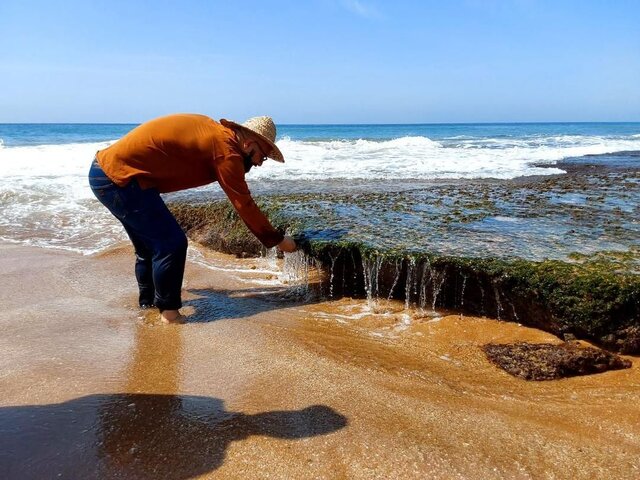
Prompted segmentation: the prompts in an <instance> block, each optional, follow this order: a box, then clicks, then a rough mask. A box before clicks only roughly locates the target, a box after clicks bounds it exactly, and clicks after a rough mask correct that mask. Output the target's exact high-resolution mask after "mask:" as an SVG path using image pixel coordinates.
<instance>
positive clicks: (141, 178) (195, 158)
mask: <svg viewBox="0 0 640 480" xmlns="http://www.w3.org/2000/svg"><path fill="white" fill-rule="evenodd" d="M96 158H97V160H98V163H99V164H100V167H101V168H102V170H104V172H105V173H106V174H107V176H108V177H109V178H110V179H111V180H112V181H113V182H114V183H115V184H116V185H119V186H121V187H124V186H125V185H127V184H128V183H129V181H130V180H131V179H132V178H135V179H136V180H137V182H138V183H139V185H140V187H141V188H156V189H158V191H159V192H160V193H167V192H175V191H177V190H184V189H186V188H193V187H199V186H201V185H206V184H208V183H212V182H216V181H217V182H218V183H219V184H220V186H221V187H222V190H224V192H225V193H226V194H227V197H229V200H230V201H231V203H232V204H233V206H234V208H235V209H236V211H237V212H238V214H239V215H240V217H241V218H242V220H243V221H244V223H245V224H246V225H247V227H248V228H249V230H251V232H252V233H253V234H254V235H255V236H256V237H257V238H258V240H260V242H262V244H263V245H265V246H266V247H273V246H274V245H277V244H278V243H280V241H282V239H283V235H282V234H281V233H280V232H278V231H277V230H276V229H275V228H274V227H273V226H272V225H271V223H270V222H269V220H268V219H267V217H266V216H265V215H264V214H263V213H262V212H261V211H260V209H259V208H258V206H257V205H256V203H255V202H254V200H253V198H252V197H251V192H250V191H249V187H248V186H247V182H246V181H245V177H244V175H245V172H244V163H243V159H242V155H241V154H240V147H239V145H238V142H237V139H236V136H235V133H234V132H233V130H231V129H230V128H227V127H225V126H223V125H221V124H220V123H218V122H216V121H215V120H213V119H211V118H209V117H207V116H204V115H195V114H175V115H167V116H165V117H160V118H156V119H154V120H151V121H149V122H146V123H143V124H142V125H140V126H138V127H136V128H134V129H133V130H131V131H130V132H129V133H127V134H126V135H125V136H124V137H122V138H121V139H120V140H118V141H117V142H116V143H114V144H113V145H111V146H109V147H107V148H105V149H104V150H100V151H99V152H98V153H97V155H96Z"/></svg>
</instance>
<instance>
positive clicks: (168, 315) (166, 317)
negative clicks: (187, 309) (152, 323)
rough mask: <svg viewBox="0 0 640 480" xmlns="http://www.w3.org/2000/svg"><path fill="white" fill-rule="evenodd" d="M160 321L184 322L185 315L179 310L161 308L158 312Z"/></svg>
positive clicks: (185, 319)
mask: <svg viewBox="0 0 640 480" xmlns="http://www.w3.org/2000/svg"><path fill="white" fill-rule="evenodd" d="M160 321H161V322H162V323H184V322H186V321H187V317H185V316H184V315H182V314H181V313H180V310H163V311H162V312H161V313H160Z"/></svg>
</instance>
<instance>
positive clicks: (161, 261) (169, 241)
mask: <svg viewBox="0 0 640 480" xmlns="http://www.w3.org/2000/svg"><path fill="white" fill-rule="evenodd" d="M121 193H122V202H123V205H124V206H125V207H128V208H127V213H126V214H125V215H124V216H123V217H122V218H121V219H120V221H121V222H122V224H123V225H124V226H125V228H126V230H127V233H128V234H129V236H130V238H131V239H132V242H133V243H134V245H136V252H138V253H139V254H140V260H139V261H138V262H137V264H136V272H137V273H138V268H139V269H140V275H141V278H140V277H138V278H139V281H140V280H142V283H143V285H148V276H149V268H148V267H149V262H150V263H151V277H152V284H153V286H154V290H155V291H154V300H153V303H154V304H155V305H156V306H157V307H158V309H159V310H160V312H161V313H164V312H165V311H167V314H166V315H164V316H165V317H175V316H176V315H177V311H178V309H179V308H180V307H181V306H182V301H181V290H182V279H183V275H184V265H185V261H186V255H187V237H186V236H185V234H184V232H183V231H182V228H180V225H178V222H176V219H175V218H174V217H173V215H172V214H171V212H170V211H169V209H168V208H167V206H166V205H165V203H164V202H163V201H162V198H161V197H160V194H159V193H158V192H157V191H156V190H155V189H147V190H142V189H141V188H140V187H139V186H138V184H137V183H136V182H135V181H134V180H132V181H131V183H130V184H129V185H127V186H126V187H124V188H123V189H122V192H121ZM138 245H140V248H138ZM149 254H150V259H149ZM141 293H142V292H141ZM173 312H175V313H173ZM169 320H172V318H169Z"/></svg>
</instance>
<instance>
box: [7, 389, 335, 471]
mask: <svg viewBox="0 0 640 480" xmlns="http://www.w3.org/2000/svg"><path fill="white" fill-rule="evenodd" d="M346 425H347V419H346V418H345V417H344V416H342V415H340V414H339V413H337V412H335V411H334V410H333V409H331V408H329V407H327V406H323V405H314V406H310V407H307V408H304V409H302V410H294V411H272V412H265V413H258V414H254V415H246V414H243V413H239V412H230V411H227V410H225V407H224V402H223V401H222V400H219V399H217V398H210V397H200V396H189V395H186V396H179V395H159V394H110V395H107V394H100V395H89V396H85V397H81V398H77V399H74V400H70V401H68V402H63V403H58V404H51V405H41V406H16V407H2V408H0V477H1V478H3V479H14V478H15V479H18V478H20V479H30V478H34V479H35V478H38V479H45V478H83V479H86V478H136V479H160V478H162V479H187V478H192V477H194V476H197V475H201V474H204V473H207V472H210V471H212V470H215V469H216V468H218V467H219V466H220V465H222V462H223V460H224V457H225V451H226V449H227V446H228V445H229V444H230V443H231V442H234V441H238V440H244V439H246V438H248V437H250V436H252V435H264V436H270V437H275V438H281V439H289V440H296V439H301V438H307V437H312V436H316V435H323V434H327V433H331V432H335V431H337V430H339V429H341V428H343V427H345V426H346Z"/></svg>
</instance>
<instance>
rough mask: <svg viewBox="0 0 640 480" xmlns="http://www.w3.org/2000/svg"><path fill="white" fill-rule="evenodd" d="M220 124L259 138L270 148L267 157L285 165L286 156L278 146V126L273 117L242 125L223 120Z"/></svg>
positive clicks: (260, 118)
mask: <svg viewBox="0 0 640 480" xmlns="http://www.w3.org/2000/svg"><path fill="white" fill-rule="evenodd" d="M220 123H221V124H222V125H224V126H225V127H229V128H236V129H239V130H242V131H244V132H248V133H249V134H251V135H254V136H257V137H258V139H259V140H262V141H263V144H264V145H265V146H267V147H268V148H269V151H268V153H267V157H269V158H272V159H273V160H275V161H276V162H281V163H284V156H283V155H282V152H281V151H280V149H279V148H278V147H277V146H276V143H275V142H276V125H275V124H274V123H273V120H272V119H271V117H253V118H250V119H249V120H247V121H246V122H244V123H243V124H242V125H240V124H239V123H236V122H232V121H231V120H226V119H224V118H223V119H222V120H220Z"/></svg>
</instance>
